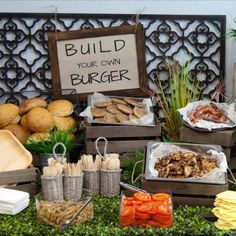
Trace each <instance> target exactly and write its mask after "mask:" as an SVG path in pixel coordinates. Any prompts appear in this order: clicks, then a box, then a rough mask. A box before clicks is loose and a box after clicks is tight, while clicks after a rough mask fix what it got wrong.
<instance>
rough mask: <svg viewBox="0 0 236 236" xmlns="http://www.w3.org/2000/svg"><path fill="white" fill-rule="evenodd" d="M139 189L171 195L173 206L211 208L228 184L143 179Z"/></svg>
mask: <svg viewBox="0 0 236 236" xmlns="http://www.w3.org/2000/svg"><path fill="white" fill-rule="evenodd" d="M141 187H142V189H144V190H146V191H148V192H150V193H157V192H167V193H172V196H173V202H174V205H189V206H198V205H199V206H213V203H214V200H215V196H216V195H217V194H218V193H220V192H223V191H225V190H227V189H228V184H205V183H185V182H184V183H183V182H177V181H176V182H174V181H158V180H145V179H144V178H143V179H142V180H141Z"/></svg>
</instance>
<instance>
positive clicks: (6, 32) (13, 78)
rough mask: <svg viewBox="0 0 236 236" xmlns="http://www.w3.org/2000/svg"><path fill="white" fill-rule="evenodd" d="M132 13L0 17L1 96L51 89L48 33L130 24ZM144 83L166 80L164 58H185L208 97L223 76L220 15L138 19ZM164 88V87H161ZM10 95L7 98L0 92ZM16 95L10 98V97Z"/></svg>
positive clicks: (222, 26) (192, 73) (154, 16)
mask: <svg viewBox="0 0 236 236" xmlns="http://www.w3.org/2000/svg"><path fill="white" fill-rule="evenodd" d="M134 18H135V17H134V16H132V15H93V14H88V15H68V14H67V15H65V14H61V15H58V16H55V15H51V14H48V15H39V14H17V15H16V14H0V98H1V99H3V98H4V101H2V100H0V101H1V102H6V101H13V102H15V103H18V101H19V100H20V94H21V93H20V92H21V91H27V90H47V89H51V88H52V79H51V72H50V61H49V56H48V47H47V32H54V31H56V30H59V31H71V30H79V29H88V28H89V29H90V28H100V27H112V26H120V25H127V24H135V22H134ZM139 20H140V22H141V23H142V24H143V25H144V29H145V42H146V66H147V76H148V80H149V82H151V81H154V80H155V79H157V77H158V78H159V79H161V80H163V81H166V78H167V72H166V68H165V66H164V63H163V58H171V59H178V60H182V59H183V58H185V59H186V57H185V56H184V55H188V57H189V60H190V62H191V64H190V65H191V75H192V77H191V78H192V80H193V81H194V80H196V79H197V80H198V81H199V85H200V87H201V92H202V94H204V95H205V96H211V94H212V93H214V91H215V90H216V87H217V86H218V84H219V82H220V81H221V80H222V79H223V78H224V66H225V65H224V61H225V41H224V35H225V16H180V15H178V16H173V15H166V16H164V15H142V16H140V18H139ZM166 90H168V83H166ZM5 92H9V93H8V94H9V96H6V95H4V96H3V94H4V93H5ZM12 92H14V93H15V94H16V92H18V93H17V94H18V95H17V96H15V97H14V95H13V93H12Z"/></svg>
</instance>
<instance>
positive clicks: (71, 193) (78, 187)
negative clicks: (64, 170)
mask: <svg viewBox="0 0 236 236" xmlns="http://www.w3.org/2000/svg"><path fill="white" fill-rule="evenodd" d="M63 185H64V199H65V200H74V201H78V200H79V199H80V198H81V195H82V191H83V174H81V175H79V176H64V178H63Z"/></svg>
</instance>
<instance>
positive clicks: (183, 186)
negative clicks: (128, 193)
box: [141, 150, 228, 206]
mask: <svg viewBox="0 0 236 236" xmlns="http://www.w3.org/2000/svg"><path fill="white" fill-rule="evenodd" d="M145 151H146V155H147V150H145ZM146 155H145V158H144V162H143V168H142V173H143V177H142V179H141V188H142V189H144V190H146V191H147V192H149V193H161V192H164V193H165V192H166V193H171V194H172V199H173V203H174V205H175V206H178V205H189V206H213V203H214V200H215V197H216V195H217V194H218V193H220V192H223V191H225V190H228V183H227V175H226V176H225V178H226V183H225V184H214V183H198V182H181V181H168V180H147V179H145V169H146Z"/></svg>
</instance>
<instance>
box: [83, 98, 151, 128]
mask: <svg viewBox="0 0 236 236" xmlns="http://www.w3.org/2000/svg"><path fill="white" fill-rule="evenodd" d="M91 96H92V95H89V96H88V103H87V104H88V106H90V105H91ZM106 97H109V98H124V97H121V96H109V95H106ZM127 98H132V99H134V100H135V101H137V102H141V101H142V100H143V99H147V97H145V98H137V97H127ZM152 110H153V108H152V107H151V112H152V113H153V111H152ZM154 117H155V116H154ZM86 120H87V122H88V123H89V124H99V125H124V126H127V125H132V126H155V118H154V120H153V122H152V123H151V124H149V125H145V124H135V123H129V124H127V123H118V122H102V121H96V120H94V119H91V118H90V117H87V119H86Z"/></svg>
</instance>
